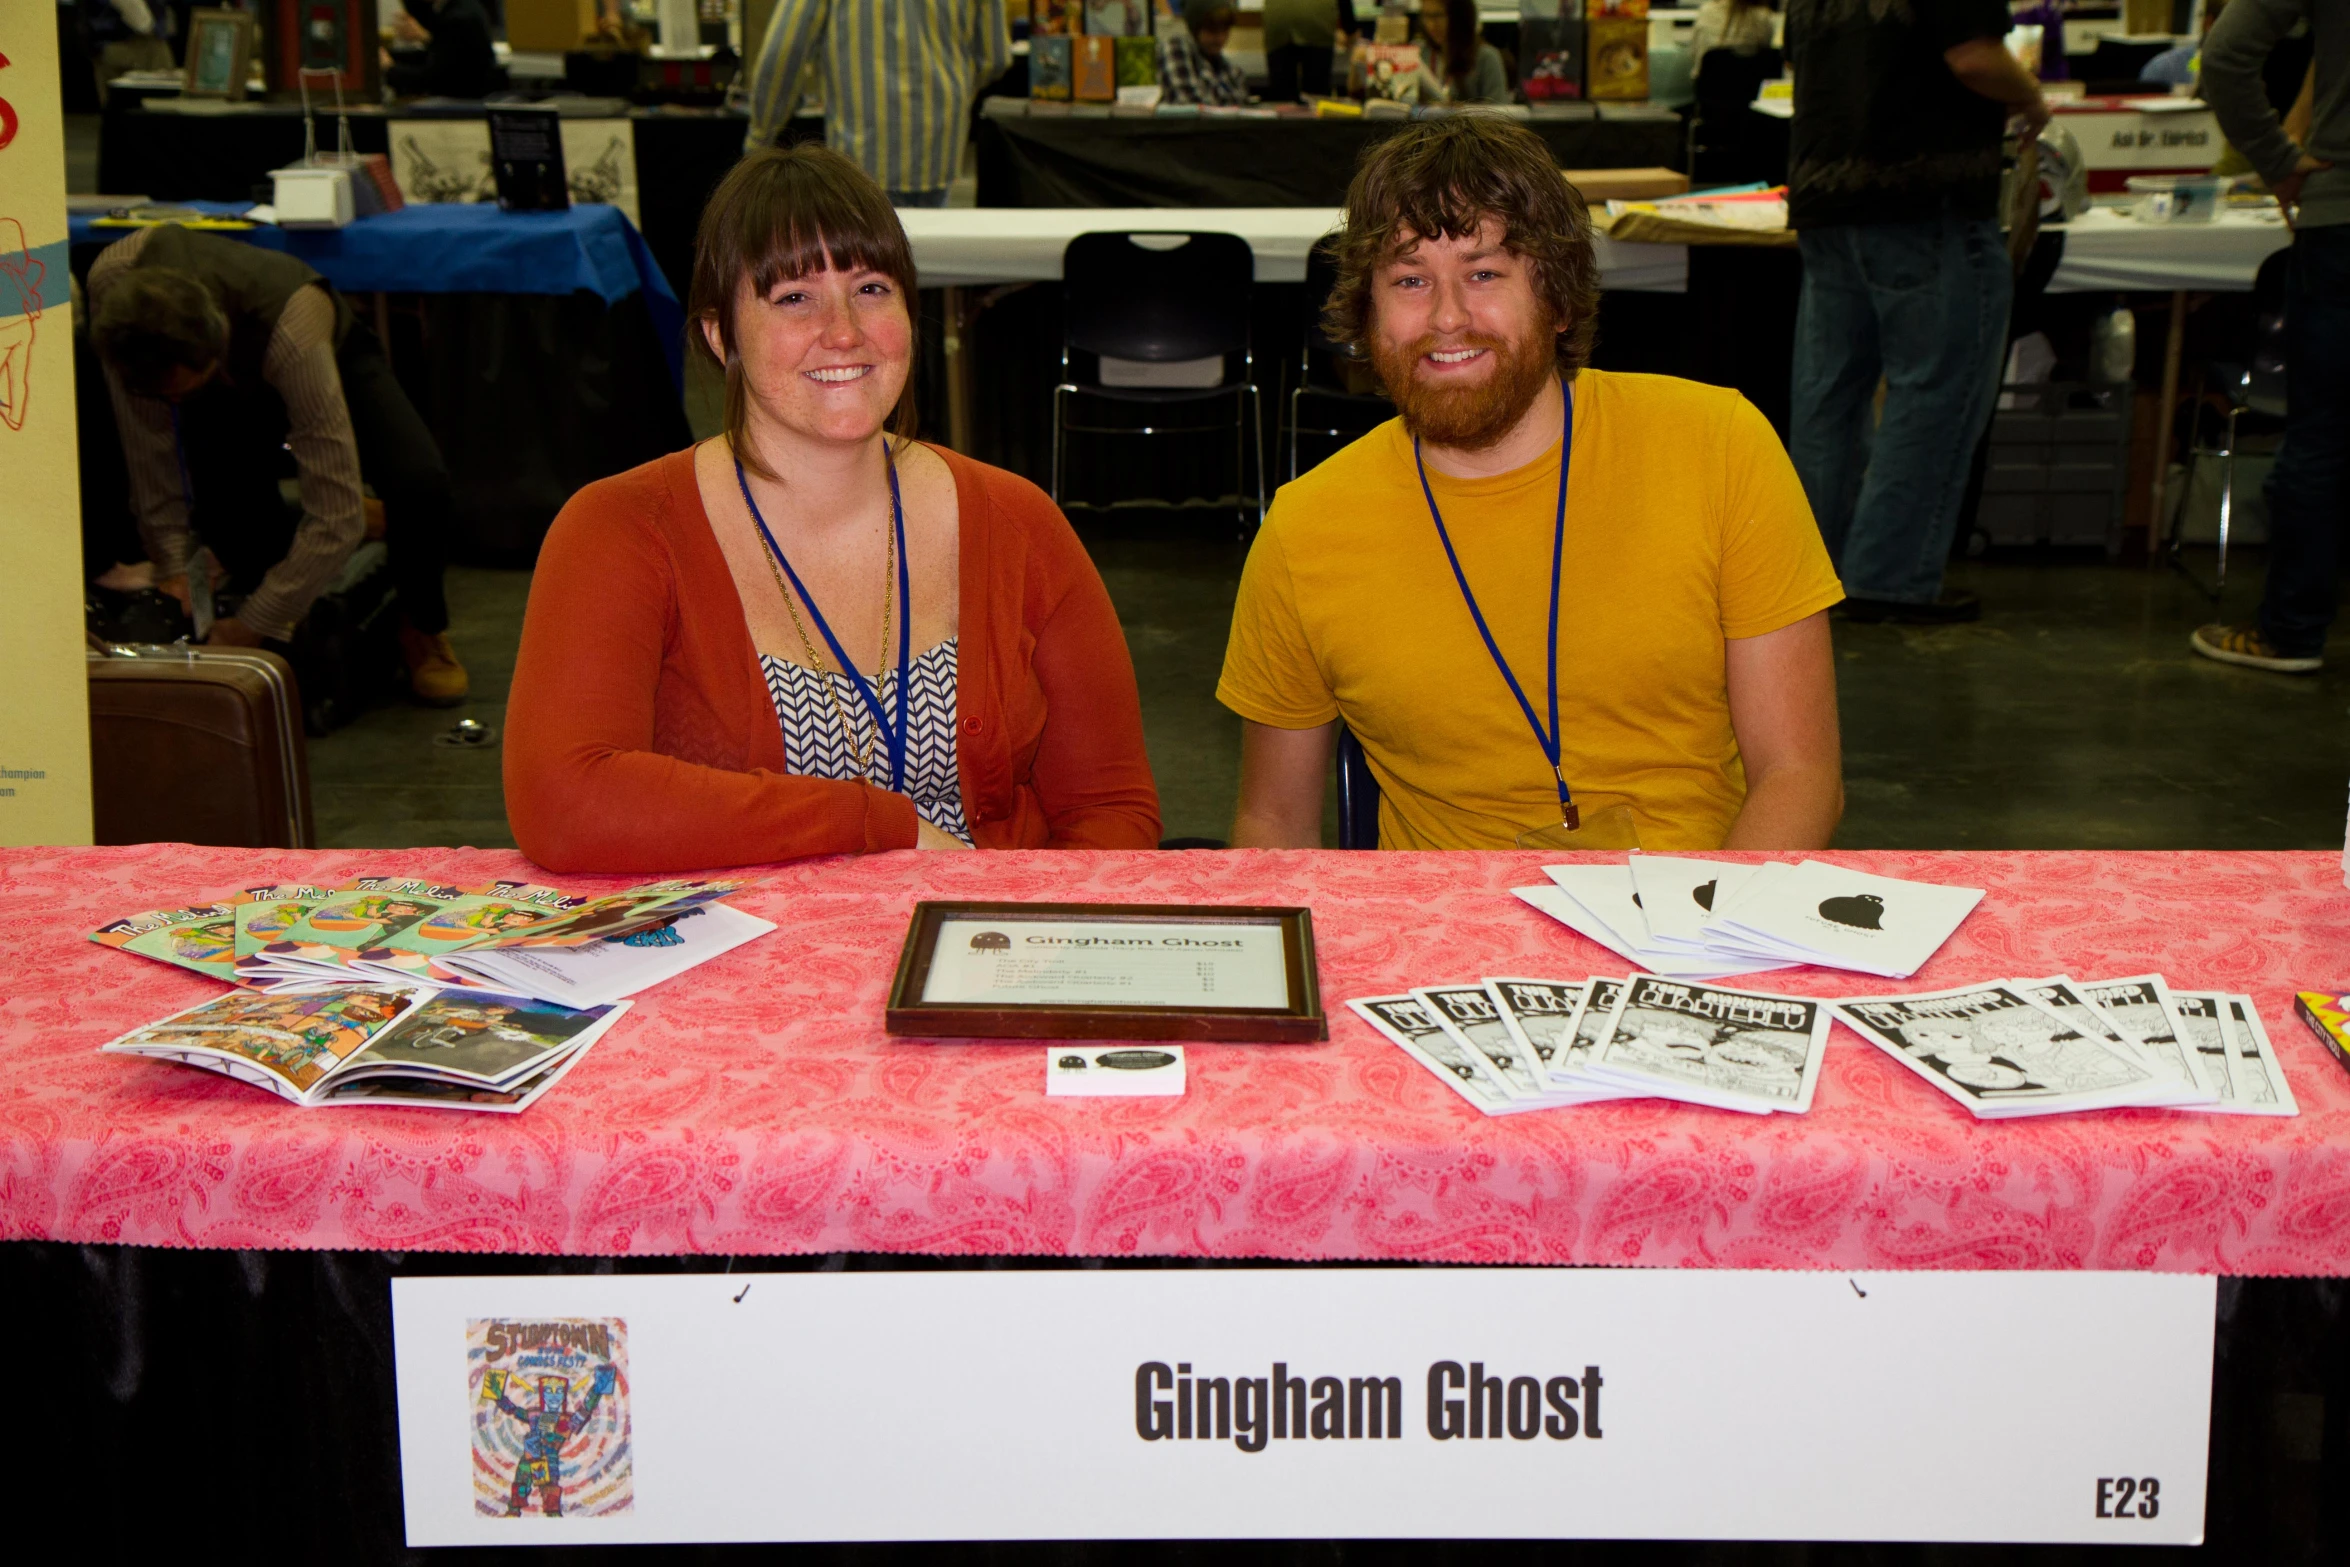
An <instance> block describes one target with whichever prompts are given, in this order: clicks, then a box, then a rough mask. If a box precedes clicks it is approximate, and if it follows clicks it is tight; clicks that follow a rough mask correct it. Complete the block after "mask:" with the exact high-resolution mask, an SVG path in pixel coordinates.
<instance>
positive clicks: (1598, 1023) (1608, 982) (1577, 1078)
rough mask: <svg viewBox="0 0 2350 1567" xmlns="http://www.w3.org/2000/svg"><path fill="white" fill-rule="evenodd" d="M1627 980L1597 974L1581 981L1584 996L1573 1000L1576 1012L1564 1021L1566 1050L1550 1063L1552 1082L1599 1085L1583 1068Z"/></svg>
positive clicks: (1614, 1011) (1604, 1034) (1604, 1030)
mask: <svg viewBox="0 0 2350 1567" xmlns="http://www.w3.org/2000/svg"><path fill="white" fill-rule="evenodd" d="M1630 983H1631V981H1630V980H1629V979H1602V978H1600V977H1598V976H1596V975H1594V976H1593V977H1592V978H1590V979H1587V980H1585V981H1584V982H1583V999H1582V1000H1580V1001H1578V1002H1576V1003H1575V1015H1574V1017H1573V1018H1572V1019H1571V1020H1570V1021H1569V1022H1568V1024H1567V1053H1566V1055H1565V1056H1564V1057H1563V1058H1562V1059H1560V1060H1559V1061H1558V1062H1557V1063H1555V1064H1554V1065H1553V1066H1552V1067H1551V1074H1550V1075H1551V1080H1552V1081H1553V1082H1559V1083H1570V1084H1573V1085H1574V1086H1576V1087H1579V1088H1583V1087H1598V1086H1600V1085H1599V1084H1598V1082H1597V1080H1596V1079H1594V1078H1591V1077H1589V1076H1587V1075H1585V1072H1586V1069H1587V1068H1588V1067H1589V1066H1590V1065H1591V1053H1592V1052H1593V1051H1594V1050H1597V1049H1598V1048H1599V1042H1600V1040H1601V1039H1602V1038H1604V1037H1605V1036H1606V1034H1607V1026H1608V1022H1609V1020H1610V1019H1611V1018H1613V1017H1614V1016H1615V1015H1616V1003H1617V1002H1619V1001H1621V1000H1623V999H1624V987H1625V986H1626V985H1628V984H1630Z"/></svg>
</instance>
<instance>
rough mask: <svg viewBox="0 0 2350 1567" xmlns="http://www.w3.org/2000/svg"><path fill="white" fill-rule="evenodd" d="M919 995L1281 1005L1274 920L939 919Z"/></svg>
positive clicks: (1284, 969)
mask: <svg viewBox="0 0 2350 1567" xmlns="http://www.w3.org/2000/svg"><path fill="white" fill-rule="evenodd" d="M922 999H923V1000H924V1001H925V1002H961V1003H973V1004H984V1003H989V1002H993V1003H999V1004H1004V1003H1009V1004H1014V1005H1017V1004H1019V1003H1021V1002H1032V1003H1046V1004H1056V1005H1079V1006H1086V1005H1092V1006H1121V1007H1254V1008H1265V1009H1278V1008H1281V1007H1286V1006H1287V1005H1289V968H1288V962H1287V959H1286V956H1285V953H1284V949H1283V945H1282V932H1281V927H1280V926H1278V925H1243V924H1237V923H1231V924H1227V923H1222V922H1216V923H1202V924H1198V925H1181V924H1162V923H1159V922H1156V921H1151V922H1144V921H1137V920H1085V919H1070V920H1013V919H990V918H988V917H987V916H985V915H978V914H973V915H955V916H952V917H950V918H947V919H943V920H941V921H939V926H938V945H937V947H936V949H935V950H934V952H933V954H932V957H931V960H930V975H929V978H928V979H927V980H925V981H924V982H923V986H922Z"/></svg>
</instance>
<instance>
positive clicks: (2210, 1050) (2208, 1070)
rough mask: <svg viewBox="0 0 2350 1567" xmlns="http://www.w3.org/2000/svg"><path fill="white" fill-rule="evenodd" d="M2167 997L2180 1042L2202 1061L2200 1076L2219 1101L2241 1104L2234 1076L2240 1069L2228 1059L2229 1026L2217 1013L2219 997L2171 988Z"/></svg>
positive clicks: (2226, 1104) (2218, 1010)
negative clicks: (2207, 1083)
mask: <svg viewBox="0 0 2350 1567" xmlns="http://www.w3.org/2000/svg"><path fill="white" fill-rule="evenodd" d="M2169 998H2170V1012H2171V1017H2172V1018H2173V1020H2175V1021H2176V1023H2177V1024H2178V1030H2179V1043H2180V1044H2182V1045H2184V1046H2186V1047H2187V1048H2188V1049H2189V1050H2192V1051H2194V1052H2195V1054H2196V1057H2197V1059H2199V1060H2200V1061H2201V1062H2202V1063H2203V1075H2204V1077H2205V1078H2206V1079H2207V1080H2208V1081H2209V1082H2210V1083H2211V1084H2212V1086H2213V1087H2215V1088H2217V1089H2218V1090H2219V1102H2220V1104H2221V1105H2222V1106H2228V1105H2234V1104H2238V1103H2241V1102H2242V1099H2243V1090H2242V1088H2241V1087H2240V1086H2239V1085H2238V1083H2237V1082H2236V1078H2237V1077H2238V1076H2239V1075H2240V1074H2241V1072H2242V1068H2241V1067H2239V1066H2237V1065H2236V1064H2235V1063H2234V1062H2233V1061H2231V1060H2230V1059H2229V1055H2230V1052H2229V1050H2228V1025H2227V1023H2226V1022H2225V1021H2224V1020H2223V1019H2222V1017H2221V1015H2220V998H2219V997H2218V996H2216V995H2211V994H2208V993H2204V992H2198V991H2190V990H2174V991H2171V992H2169Z"/></svg>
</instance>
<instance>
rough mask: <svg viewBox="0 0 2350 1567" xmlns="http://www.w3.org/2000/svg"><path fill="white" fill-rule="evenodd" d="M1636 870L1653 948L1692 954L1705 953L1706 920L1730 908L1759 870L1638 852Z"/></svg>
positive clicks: (1633, 867)
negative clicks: (1681, 949) (1659, 947)
mask: <svg viewBox="0 0 2350 1567" xmlns="http://www.w3.org/2000/svg"><path fill="white" fill-rule="evenodd" d="M1630 868H1631V872H1632V885H1633V886H1634V887H1635V888H1636V889H1637V890H1638V892H1639V894H1640V911H1641V913H1642V915H1643V916H1644V917H1645V918H1646V919H1647V922H1648V936H1649V942H1650V944H1651V945H1653V946H1678V947H1684V948H1687V949H1688V950H1690V951H1692V952H1698V951H1703V950H1705V945H1706V942H1705V936H1704V934H1703V927H1704V925H1705V922H1706V921H1707V920H1709V919H1711V918H1713V912H1714V910H1715V909H1717V908H1726V907H1728V906H1729V904H1730V902H1731V900H1732V899H1733V898H1735V897H1736V896H1737V895H1738V891H1739V889H1740V888H1742V887H1744V886H1745V885H1746V883H1747V882H1748V881H1749V880H1750V879H1751V878H1752V877H1753V875H1754V872H1755V867H1753V866H1751V865H1732V864H1727V863H1725V862H1723V861H1720V860H1685V859H1682V858H1680V857H1679V856H1677V855H1670V854H1635V855H1633V856H1632V859H1631V867H1630Z"/></svg>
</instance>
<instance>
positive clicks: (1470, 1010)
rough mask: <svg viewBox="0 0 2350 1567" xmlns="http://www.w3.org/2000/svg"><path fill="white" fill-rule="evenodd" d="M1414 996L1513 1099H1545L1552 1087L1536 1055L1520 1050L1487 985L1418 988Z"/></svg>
mask: <svg viewBox="0 0 2350 1567" xmlns="http://www.w3.org/2000/svg"><path fill="white" fill-rule="evenodd" d="M1412 995H1413V997H1414V999H1416V1000H1417V1001H1418V1002H1419V1003H1420V1006H1421V1008H1422V1009H1423V1010H1425V1011H1426V1012H1427V1014H1428V1016H1429V1017H1431V1018H1432V1019H1434V1020H1435V1021H1436V1023H1437V1024H1438V1026H1440V1027H1442V1028H1443V1029H1445V1030H1446V1031H1447V1032H1449V1033H1450V1034H1451V1035H1452V1037H1453V1041H1454V1042H1455V1043H1456V1044H1459V1045H1461V1046H1463V1047H1464V1048H1466V1049H1467V1050H1468V1051H1469V1052H1470V1053H1471V1054H1473V1055H1475V1056H1476V1057H1477V1058H1478V1059H1479V1060H1480V1061H1482V1062H1484V1063H1485V1066H1486V1068H1487V1069H1488V1070H1489V1071H1491V1073H1492V1074H1493V1077H1494V1079H1495V1081H1497V1082H1499V1083H1500V1084H1501V1086H1502V1091H1503V1092H1505V1093H1507V1094H1508V1095H1509V1096H1510V1097H1511V1098H1512V1099H1540V1098H1541V1097H1542V1096H1543V1093H1544V1091H1545V1089H1546V1087H1547V1086H1548V1085H1547V1084H1545V1083H1544V1081H1543V1078H1542V1074H1541V1073H1540V1072H1539V1071H1537V1070H1536V1068H1535V1056H1534V1053H1533V1052H1532V1051H1530V1050H1523V1049H1521V1048H1519V1045H1518V1040H1517V1036H1516V1035H1514V1034H1512V1033H1511V1032H1510V1027H1509V1025H1508V1024H1507V1023H1505V1022H1503V1021H1502V1016H1501V1008H1500V1007H1498V1006H1496V1005H1495V1004H1494V1000H1493V997H1492V995H1491V994H1490V993H1489V992H1488V991H1487V990H1486V989H1485V987H1484V986H1483V985H1429V986H1423V987H1420V988H1416V989H1414V990H1413V991H1412Z"/></svg>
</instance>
